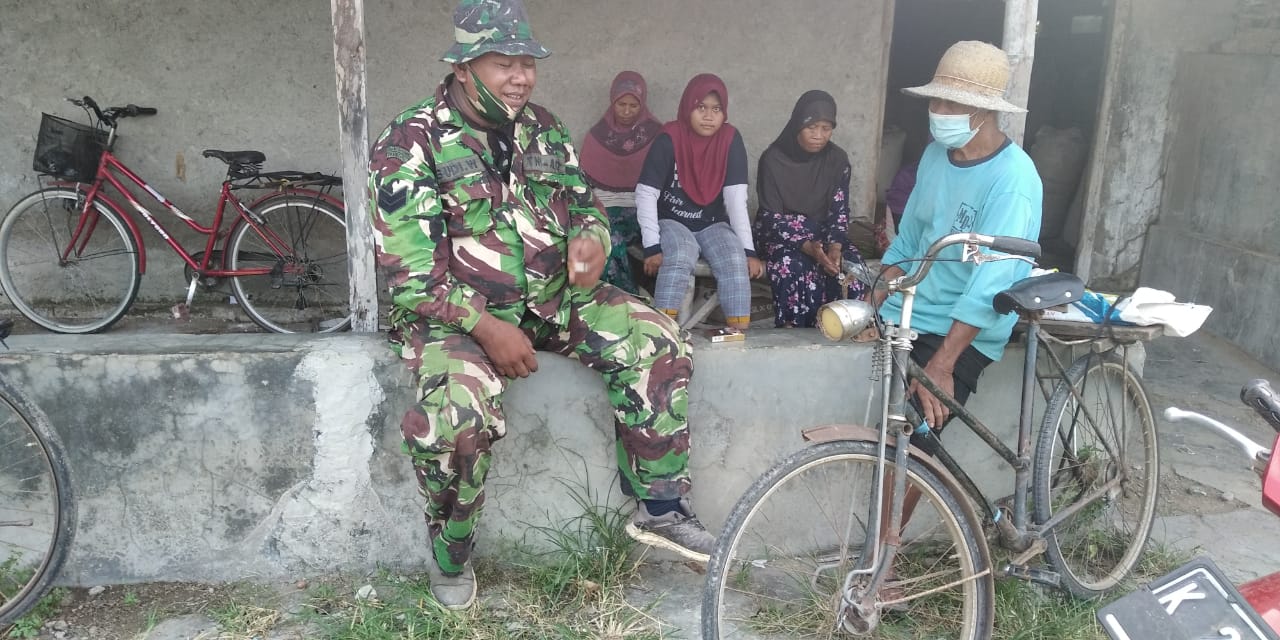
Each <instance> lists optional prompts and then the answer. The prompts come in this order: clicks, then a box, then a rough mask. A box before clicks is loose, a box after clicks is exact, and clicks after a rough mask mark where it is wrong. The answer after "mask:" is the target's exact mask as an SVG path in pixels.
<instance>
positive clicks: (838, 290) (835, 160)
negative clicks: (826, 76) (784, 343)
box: [754, 91, 862, 327]
mask: <svg viewBox="0 0 1280 640" xmlns="http://www.w3.org/2000/svg"><path fill="white" fill-rule="evenodd" d="M835 128H836V102H835V99H833V98H832V97H831V95H830V94H828V93H826V92H825V91H809V92H806V93H805V94H804V95H803V96H800V100H799V101H798V102H796V106H795V109H793V110H792V111H791V119H790V120H789V121H788V122H787V126H786V128H784V129H783V130H782V133H781V134H779V135H778V139H777V140H774V141H773V144H771V145H769V148H768V149H766V150H765V152H764V154H763V155H761V156H760V167H759V171H757V174H756V192H757V195H758V196H759V201H760V210H759V211H758V212H757V214H756V220H755V228H754V235H755V239H756V246H757V247H758V248H760V249H761V250H762V254H763V257H764V259H765V267H766V270H767V271H768V273H769V281H770V284H771V285H772V287H773V309H774V325H775V326H778V327H812V326H814V323H815V320H816V316H817V313H818V308H819V307H821V306H822V305H823V304H826V303H827V302H830V301H832V300H837V299H841V298H846V297H858V296H861V295H862V284H861V283H860V282H858V281H857V280H854V281H853V282H851V283H850V285H849V286H842V285H841V284H840V266H841V261H842V260H851V261H853V262H860V261H861V260H862V258H861V256H859V255H858V251H857V249H855V248H854V247H853V245H852V244H850V243H849V242H848V239H847V234H848V231H849V174H850V165H849V154H847V153H845V151H844V149H841V148H840V147H838V146H836V145H835V144H833V143H832V142H831V134H832V132H833V131H834V130H835Z"/></svg>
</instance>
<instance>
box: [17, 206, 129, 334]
mask: <svg viewBox="0 0 1280 640" xmlns="http://www.w3.org/2000/svg"><path fill="white" fill-rule="evenodd" d="M83 208H84V194H83V193H81V192H79V191H77V190H75V189H65V188H55V189H45V190H43V191H37V192H35V193H33V194H31V195H29V196H27V197H26V198H23V199H22V200H21V201H19V202H18V204H16V205H14V206H13V208H12V209H10V210H9V213H7V214H5V217H4V221H3V222H0V285H2V286H3V287H4V291H5V294H6V295H8V296H9V302H11V303H12V304H13V306H14V307H15V308H17V310H18V312H19V313H21V314H22V315H24V316H26V317H27V319H29V320H31V321H32V322H34V323H36V324H38V325H40V326H42V327H44V328H46V329H48V330H50V331H56V332H58V333H96V332H98V331H103V330H105V329H107V328H108V327H110V326H111V325H113V324H115V323H116V321H117V320H119V319H120V318H121V317H123V316H124V314H125V312H127V311H128V310H129V305H131V304H133V300H134V298H135V297H137V295H138V285H139V284H140V283H141V281H142V274H141V272H140V271H139V264H138V248H137V245H136V244H135V242H134V238H133V234H132V233H131V232H130V231H129V228H128V227H127V226H125V223H124V221H123V220H121V219H120V216H119V215H117V214H116V212H115V211H113V210H112V209H111V208H110V207H108V206H107V205H106V204H104V203H102V202H94V210H93V211H94V212H93V213H91V214H90V215H89V216H88V218H87V219H86V220H85V221H84V224H83V226H81V227H80V235H79V236H76V229H77V227H78V226H80V223H81V220H80V212H81V210H82V209H83ZM73 238H76V240H75V245H74V246H72V239H73ZM64 255H65V258H64Z"/></svg>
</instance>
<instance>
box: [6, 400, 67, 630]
mask: <svg viewBox="0 0 1280 640" xmlns="http://www.w3.org/2000/svg"><path fill="white" fill-rule="evenodd" d="M75 528H76V506H75V501H74V500H73V498H72V494H71V481H70V474H69V473H68V471H67V462H66V454H65V453H64V450H63V447H62V441H61V440H60V439H59V438H58V434H57V433H56V432H54V430H53V429H52V428H51V427H50V426H49V420H48V418H46V417H45V415H44V412H42V411H41V410H40V409H39V408H38V407H36V405H35V404H33V403H32V402H31V400H30V399H28V398H27V397H26V396H25V394H23V393H22V392H20V391H19V390H18V389H17V388H16V387H14V386H13V385H12V383H10V382H9V381H8V380H6V379H4V378H0V627H3V626H4V625H5V624H8V623H10V622H13V621H14V620H16V619H18V618H19V617H20V616H21V615H22V614H23V613H24V612H26V611H28V610H29V609H30V608H31V607H33V606H35V604H36V602H37V601H39V600H40V597H41V596H43V595H44V593H45V592H46V591H48V590H49V587H50V586H51V584H52V583H53V580H54V578H55V577H56V576H57V574H58V571H59V569H60V568H61V567H62V563H63V561H64V560H66V557H67V551H68V550H69V549H70V548H71V538H72V536H73V535H74V533H75Z"/></svg>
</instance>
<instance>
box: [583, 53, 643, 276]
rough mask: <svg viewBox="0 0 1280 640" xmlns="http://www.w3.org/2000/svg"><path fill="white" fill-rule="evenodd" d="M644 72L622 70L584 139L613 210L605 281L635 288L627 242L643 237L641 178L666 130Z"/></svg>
mask: <svg viewBox="0 0 1280 640" xmlns="http://www.w3.org/2000/svg"><path fill="white" fill-rule="evenodd" d="M647 94H648V89H647V87H646V85H645V81H644V76H641V75H640V74H638V73H636V72H635V71H623V72H622V73H619V74H618V76H617V77H615V78H614V79H613V85H612V86H611V87H610V89H609V108H608V109H607V110H605V112H604V115H603V116H601V118H600V121H599V122H597V123H596V125H595V126H594V127H592V128H591V133H589V134H587V139H586V140H585V141H583V143H582V159H581V162H580V164H581V166H582V171H583V172H584V173H586V175H587V179H588V180H589V181H590V182H591V186H592V188H593V189H594V190H595V192H596V196H597V197H599V198H600V203H601V204H603V205H604V207H605V212H606V213H608V214H609V234H610V236H611V239H612V242H613V248H612V249H611V250H610V252H609V257H608V260H607V261H606V262H605V268H604V276H603V279H604V281H605V282H608V283H609V284H612V285H613V286H615V287H618V288H620V289H623V290H624V291H627V292H628V293H632V294H634V293H636V284H635V280H634V279H633V278H632V276H631V262H630V259H629V258H628V256H627V246H628V245H630V244H631V243H632V242H634V241H635V240H636V239H637V238H638V237H639V236H640V226H639V225H638V224H637V223H636V197H635V192H636V181H637V180H638V179H639V178H640V169H641V168H642V167H643V166H644V157H645V153H646V152H647V151H648V149H649V145H650V144H651V143H652V142H653V140H654V138H656V137H657V136H658V134H659V133H660V132H661V130H662V123H661V122H658V119H657V118H655V117H653V114H652V113H650V112H649V107H648V104H647V100H646V98H647Z"/></svg>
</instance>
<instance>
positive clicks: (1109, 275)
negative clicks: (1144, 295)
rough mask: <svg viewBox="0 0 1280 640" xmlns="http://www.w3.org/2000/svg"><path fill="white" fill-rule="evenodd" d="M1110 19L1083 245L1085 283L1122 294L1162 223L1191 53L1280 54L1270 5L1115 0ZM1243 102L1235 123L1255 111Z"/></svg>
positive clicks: (1275, 10) (1257, 0) (1278, 8)
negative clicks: (1095, 196)
mask: <svg viewBox="0 0 1280 640" xmlns="http://www.w3.org/2000/svg"><path fill="white" fill-rule="evenodd" d="M1116 12H1117V15H1116V19H1117V22H1118V23H1122V24H1123V27H1122V32H1121V35H1120V36H1119V37H1118V38H1117V39H1116V40H1115V41H1114V42H1113V44H1112V50H1111V53H1110V56H1111V58H1112V60H1113V66H1114V68H1115V72H1114V74H1113V75H1112V76H1111V77H1110V78H1109V81H1110V83H1111V85H1110V87H1109V89H1108V91H1109V93H1110V95H1111V101H1110V104H1109V107H1108V112H1107V113H1105V114H1103V118H1102V121H1103V122H1106V121H1108V120H1109V121H1110V127H1109V128H1108V129H1107V130H1106V131H1105V132H1104V135H1105V138H1106V142H1105V146H1104V148H1103V149H1102V150H1101V153H1100V154H1097V155H1095V158H1097V160H1098V161H1099V162H1101V163H1102V166H1101V167H1100V171H1099V172H1097V173H1096V174H1095V175H1100V176H1101V178H1102V179H1101V182H1100V185H1099V187H1098V188H1099V190H1100V193H1099V200H1098V206H1097V209H1096V211H1094V212H1091V213H1092V218H1091V220H1092V222H1093V223H1094V224H1093V225H1092V228H1091V229H1088V230H1086V232H1085V235H1086V237H1088V236H1089V235H1090V234H1092V236H1093V244H1092V247H1093V248H1092V253H1091V255H1090V256H1088V259H1089V265H1090V280H1091V282H1093V283H1095V284H1097V285H1099V286H1104V287H1109V288H1115V289H1124V288H1130V287H1132V286H1133V285H1134V284H1135V283H1136V282H1137V279H1138V277H1137V276H1138V266H1139V263H1140V262H1141V260H1142V252H1143V247H1144V242H1145V237H1144V236H1145V235H1146V233H1147V229H1148V227H1149V226H1150V225H1151V224H1152V222H1153V221H1154V220H1155V219H1156V218H1157V217H1158V216H1159V215H1160V214H1161V207H1162V195H1164V193H1165V190H1166V185H1167V184H1169V179H1170V177H1171V176H1167V175H1166V173H1165V169H1166V162H1167V161H1169V160H1170V159H1171V157H1170V156H1171V153H1172V150H1173V148H1174V147H1175V146H1176V145H1177V140H1178V137H1179V136H1180V135H1181V133H1180V131H1179V129H1178V128H1176V127H1174V126H1172V125H1173V123H1174V122H1176V121H1177V119H1178V114H1177V112H1176V111H1175V110H1174V108H1173V107H1171V104H1172V98H1173V96H1174V95H1175V93H1177V92H1178V91H1179V90H1180V89H1181V88H1182V82H1183V79H1184V76H1180V73H1181V72H1180V66H1181V64H1182V62H1181V61H1183V60H1186V59H1187V58H1188V57H1189V56H1192V55H1193V54H1198V53H1220V54H1225V55H1236V54H1240V55H1262V56H1274V55H1276V54H1277V53H1280V5H1278V4H1277V3H1275V2H1273V1H1272V0H1224V1H1220V2H1200V1H1198V0H1118V2H1117V5H1116ZM1193 87H1194V85H1193V86H1192V87H1187V88H1188V89H1192V88H1193ZM1241 98H1242V99H1239V100H1238V101H1236V102H1234V104H1235V105H1236V106H1237V107H1238V108H1239V109H1240V110H1241V113H1243V112H1245V111H1248V110H1252V109H1256V108H1257V105H1250V104H1248V100H1247V96H1241ZM1272 129H1274V127H1272ZM1257 133H1259V131H1258V130H1256V129H1255V130H1254V131H1252V132H1251V134H1257ZM1251 141H1253V144H1251V145H1250V146H1256V145H1257V142H1256V141H1257V138H1251ZM1259 148H1264V147H1261V146H1260V147H1259ZM1224 175H1225V174H1224ZM1226 204H1227V203H1225V202H1223V203H1219V205H1220V206H1221V205H1226ZM1229 208H1230V207H1228V208H1227V209H1229ZM1227 209H1220V210H1227ZM1087 220H1088V219H1087ZM1184 264H1185V263H1184ZM1146 271H1147V270H1145V269H1144V272H1143V275H1142V277H1143V279H1144V280H1146V279H1147V278H1148V277H1149V274H1148V273H1147V272H1146ZM1177 293H1179V294H1180V295H1182V296H1183V297H1186V296H1187V295H1189V293H1190V292H1177Z"/></svg>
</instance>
